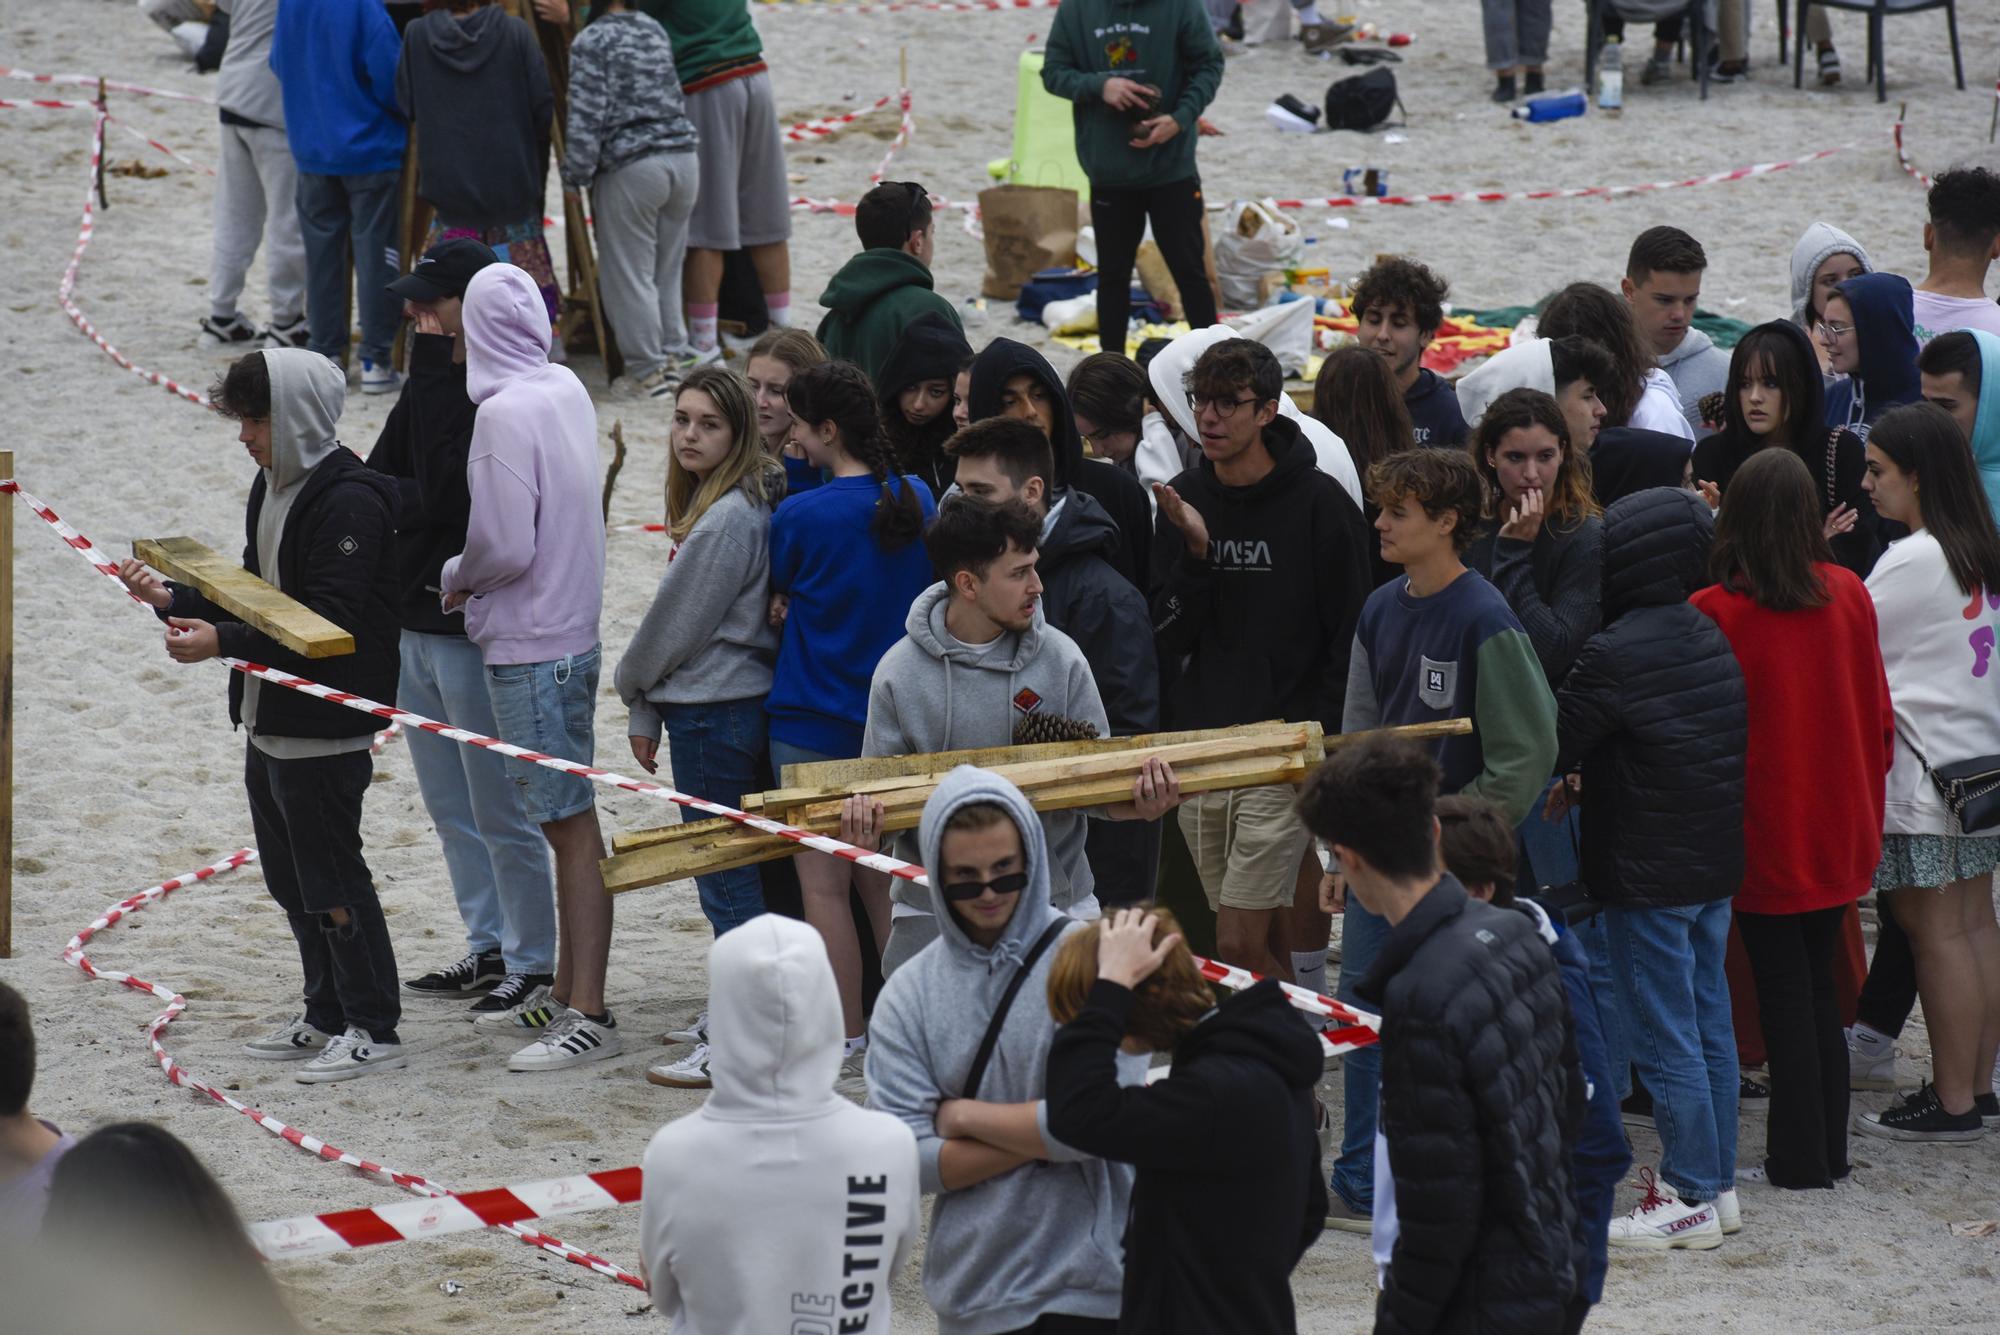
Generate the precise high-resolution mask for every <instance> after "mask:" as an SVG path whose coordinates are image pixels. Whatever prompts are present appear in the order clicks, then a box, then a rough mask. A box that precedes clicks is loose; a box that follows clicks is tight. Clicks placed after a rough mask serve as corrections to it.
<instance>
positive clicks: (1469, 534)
mask: <svg viewBox="0 0 2000 1335" xmlns="http://www.w3.org/2000/svg"><path fill="white" fill-rule="evenodd" d="M1367 481H1368V499H1369V500H1371V501H1373V502H1375V504H1376V506H1377V507H1378V508H1380V509H1383V510H1387V509H1390V508H1392V507H1394V506H1395V504H1396V503H1397V502H1398V501H1400V500H1403V499H1404V498H1405V497H1407V498H1409V499H1410V500H1413V501H1415V502H1416V503H1417V504H1418V505H1421V506H1423V507H1424V513H1425V514H1427V515H1429V516H1430V517H1431V518H1432V519H1442V518H1444V516H1445V515H1447V514H1455V515H1457V516H1458V522H1457V523H1456V524H1455V525H1453V526H1452V530H1451V545H1452V547H1453V549H1454V550H1456V551H1461V552H1462V551H1464V550H1465V549H1466V548H1467V547H1470V546H1471V545H1472V540H1473V538H1475V537H1476V536H1478V532H1479V516H1480V513H1481V512H1482V511H1483V510H1485V508H1486V484H1485V482H1484V481H1482V480H1481V479H1480V476H1479V469H1478V468H1477V467H1475V466H1474V465H1473V462H1472V456H1471V455H1470V454H1469V453H1462V452H1460V451H1458V450H1430V449H1424V450H1404V451H1402V452H1401V453H1398V454H1392V455H1390V456H1389V457H1388V458H1386V459H1382V460H1380V461H1378V462H1377V463H1375V464H1374V465H1373V466H1371V467H1370V468H1369V470H1368V479H1367Z"/></svg>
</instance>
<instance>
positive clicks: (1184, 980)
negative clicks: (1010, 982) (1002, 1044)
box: [1049, 909, 1215, 1052]
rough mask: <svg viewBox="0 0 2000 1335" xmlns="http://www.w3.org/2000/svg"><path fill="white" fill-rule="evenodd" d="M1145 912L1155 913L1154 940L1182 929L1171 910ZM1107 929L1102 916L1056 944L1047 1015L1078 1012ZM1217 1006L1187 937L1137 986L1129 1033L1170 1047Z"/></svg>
mask: <svg viewBox="0 0 2000 1335" xmlns="http://www.w3.org/2000/svg"><path fill="white" fill-rule="evenodd" d="M1147 912H1149V913H1151V914H1152V915H1153V917H1154V922H1153V944H1154V945H1158V944H1159V943H1160V942H1161V941H1162V940H1163V939H1165V938H1166V937H1169V936H1172V935H1173V934H1175V933H1176V932H1179V931H1180V929H1181V925H1180V923H1179V922H1178V921H1176V920H1175V918H1174V915H1173V911H1172V910H1170V909H1148V910H1147ZM1103 931H1104V920H1103V919H1102V918H1100V919H1098V920H1097V921H1096V922H1093V923H1091V924H1090V925H1089V926H1087V927H1085V928H1084V930H1082V931H1080V932H1071V933H1070V934H1069V935H1067V936H1065V937H1064V938H1063V939H1062V944H1061V945H1059V946H1057V947H1056V958H1055V962H1054V963H1053V964H1051V965H1050V966H1049V1016H1050V1018H1052V1019H1053V1020H1055V1022H1056V1023H1057V1024H1068V1023H1069V1022H1070V1021H1071V1020H1074V1019H1075V1018H1076V1017H1077V1014H1078V1012H1080V1011H1081V1010H1082V1009H1083V1003H1084V1001H1085V999H1086V998H1088V997H1089V995H1090V985H1091V984H1092V983H1095V982H1096V981H1097V941H1098V938H1099V937H1100V936H1101V935H1102V934H1103ZM1214 1008H1215V991H1214V989H1212V988H1210V987H1209V985H1208V982H1207V980H1205V979H1204V978H1203V977H1202V976H1201V970H1200V969H1199V968H1197V967H1196V965H1195V962H1194V956H1193V955H1192V954H1191V953H1190V952H1189V951H1188V948H1187V942H1186V940H1185V939H1183V940H1181V941H1180V942H1178V943H1176V944H1175V946H1174V948H1173V950H1172V951H1171V952H1170V953H1169V954H1168V955H1167V958H1166V959H1165V960H1164V961H1162V963H1161V964H1160V967H1159V968H1157V969H1155V970H1154V971H1153V972H1152V974H1151V975H1150V976H1148V977H1147V978H1146V979H1145V980H1144V981H1142V982H1141V983H1140V984H1139V986H1138V987H1136V988H1134V989H1133V1001H1132V1013H1131V1014H1130V1015H1129V1016H1128V1017H1126V1020H1125V1033H1126V1036H1127V1037H1129V1038H1136V1039H1138V1040H1139V1041H1140V1042H1141V1043H1143V1044H1145V1045H1146V1047H1147V1048H1149V1049H1151V1050H1152V1051H1154V1052H1172V1051H1173V1050H1174V1049H1175V1048H1176V1047H1178V1046H1179V1045H1180V1041H1181V1040H1182V1039H1183V1038H1186V1037H1187V1035H1188V1031H1189V1030H1191V1029H1193V1028H1194V1027H1195V1026H1196V1025H1197V1024H1199V1023H1200V1022H1201V1017H1202V1016H1204V1015H1206V1014H1208V1012H1209V1011H1211V1010H1213V1009H1214Z"/></svg>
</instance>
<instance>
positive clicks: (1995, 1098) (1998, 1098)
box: [1972, 1090, 2000, 1126]
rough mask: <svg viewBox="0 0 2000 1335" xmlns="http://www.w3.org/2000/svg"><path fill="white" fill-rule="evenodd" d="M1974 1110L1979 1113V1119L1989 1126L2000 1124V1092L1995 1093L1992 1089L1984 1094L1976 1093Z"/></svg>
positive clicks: (1973, 1101) (1973, 1100) (1973, 1099)
mask: <svg viewBox="0 0 2000 1335" xmlns="http://www.w3.org/2000/svg"><path fill="white" fill-rule="evenodd" d="M1972 1110H1973V1111H1974V1112H1976V1113H1978V1114H1979V1120H1980V1121H1982V1122H1984V1123H1985V1124H1986V1125H1987V1126H2000V1094H1995V1093H1993V1092H1992V1091H1991V1090H1988V1091H1987V1092H1986V1093H1984V1094H1974V1095H1973V1096H1972Z"/></svg>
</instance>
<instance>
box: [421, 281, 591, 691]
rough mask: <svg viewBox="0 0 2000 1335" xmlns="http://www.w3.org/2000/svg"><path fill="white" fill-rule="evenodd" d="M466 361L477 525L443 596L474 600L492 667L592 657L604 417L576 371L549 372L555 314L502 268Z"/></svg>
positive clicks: (472, 631)
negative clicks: (474, 409) (474, 414)
mask: <svg viewBox="0 0 2000 1335" xmlns="http://www.w3.org/2000/svg"><path fill="white" fill-rule="evenodd" d="M465 354H466V355H465V388H466V392H467V394H469V395H470V396H471V398H472V401H473V402H474V403H476V404H478V405H479V416H478V419H477V421H476V423H475V425H474V426H473V431H472V448H471V452H470V454H469V455H468V456H467V458H466V464H465V471H466V477H467V480H468V481H469V482H470V483H471V487H472V516H471V520H470V522H469V523H468V524H467V525H466V532H465V550H464V551H463V552H461V553H460V554H459V555H457V556H454V557H453V558H452V559H451V560H449V561H447V562H445V564H444V572H443V575H442V577H441V579H440V581H439V584H440V587H441V588H443V590H444V591H445V592H446V593H455V592H458V591H460V590H464V591H466V592H469V593H471V594H472V599H471V601H469V602H467V603H466V605H465V633H466V634H467V635H469V636H471V638H472V640H473V642H474V643H476V644H477V645H478V646H479V647H480V650H481V651H482V653H483V654H484V655H485V659H486V662H487V664H488V666H494V665H498V664H503V663H545V662H548V661H550V660H552V659H557V658H562V657H565V656H566V655H569V654H581V653H587V652H588V651H589V650H590V649H592V648H593V647H595V646H596V644H597V620H598V613H599V611H600V609H601V608H602V606H603V601H604V515H603V511H602V509H601V508H600V507H601V504H602V502H601V501H600V500H599V496H598V460H597V410H596V408H595V407H593V406H592V405H591V402H590V394H589V393H588V391H586V390H585V389H584V387H583V382H582V381H580V380H578V379H577V378H576V376H575V375H574V374H572V373H571V372H570V370H569V368H568V367H564V366H555V365H551V364H550V362H549V316H548V310H547V308H546V307H545V306H543V304H542V294H541V292H540V291H539V290H538V289H537V288H536V287H535V282H534V280H533V279H531V278H529V277H528V275H527V274H526V273H525V272H523V271H522V270H520V269H518V268H516V267H515V266H513V265H511V264H492V265H488V266H487V267H486V268H484V269H482V270H480V271H479V273H478V274H476V275H475V276H474V277H473V279H472V282H471V284H470V285H469V286H467V288H466V290H465Z"/></svg>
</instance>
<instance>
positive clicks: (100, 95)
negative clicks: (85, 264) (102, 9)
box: [7, 74, 111, 477]
mask: <svg viewBox="0 0 2000 1335" xmlns="http://www.w3.org/2000/svg"><path fill="white" fill-rule="evenodd" d="M106 97H107V94H106V92H105V88H104V76H103V75H102V74H100V75H98V76H97V109H98V110H99V111H100V112H102V113H104V114H105V115H106V116H109V115H110V114H111V103H110V102H108V101H106V100H105V99H106ZM108 151H109V150H107V149H105V148H103V147H100V148H99V149H98V151H97V166H96V168H95V169H94V171H95V175H96V177H97V207H98V208H100V209H109V208H110V207H111V201H110V200H108V199H106V198H105V197H104V155H105V153H106V152H108ZM7 476H8V477H12V476H14V473H13V470H12V469H9V470H8V472H7Z"/></svg>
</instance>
